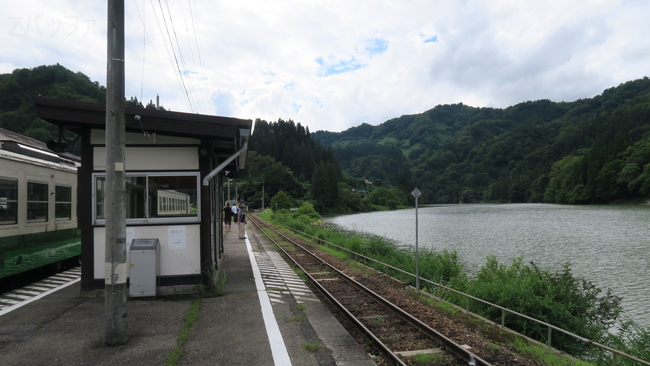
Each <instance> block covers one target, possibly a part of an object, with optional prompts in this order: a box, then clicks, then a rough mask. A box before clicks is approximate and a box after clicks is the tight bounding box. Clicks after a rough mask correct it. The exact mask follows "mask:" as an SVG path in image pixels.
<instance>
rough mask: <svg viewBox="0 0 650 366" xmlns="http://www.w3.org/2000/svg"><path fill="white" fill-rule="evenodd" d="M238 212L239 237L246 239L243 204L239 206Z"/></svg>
mask: <svg viewBox="0 0 650 366" xmlns="http://www.w3.org/2000/svg"><path fill="white" fill-rule="evenodd" d="M238 213H239V220H238V224H237V225H239V239H246V210H244V207H243V206H242V207H239V210H238Z"/></svg>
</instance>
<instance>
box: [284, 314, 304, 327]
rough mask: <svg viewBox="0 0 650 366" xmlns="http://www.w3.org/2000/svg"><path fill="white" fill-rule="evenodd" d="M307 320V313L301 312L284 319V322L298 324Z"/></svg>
mask: <svg viewBox="0 0 650 366" xmlns="http://www.w3.org/2000/svg"><path fill="white" fill-rule="evenodd" d="M306 318H307V313H305V312H301V313H299V314H297V315H294V316H290V317H286V318H284V321H285V322H287V323H296V324H300V323H302V322H303V321H304V320H305V319H306Z"/></svg>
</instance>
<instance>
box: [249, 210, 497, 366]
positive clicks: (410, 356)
mask: <svg viewBox="0 0 650 366" xmlns="http://www.w3.org/2000/svg"><path fill="white" fill-rule="evenodd" d="M250 221H251V222H252V223H253V224H254V225H255V226H257V227H258V229H260V231H262V228H266V229H267V230H272V231H273V232H274V233H275V234H276V235H279V236H280V237H282V241H283V242H289V243H291V245H292V247H293V248H296V249H294V250H285V249H284V248H283V246H282V245H280V244H279V243H278V242H276V241H275V240H274V239H273V238H270V240H272V241H273V242H274V243H275V244H276V245H277V247H278V248H279V249H280V250H281V251H282V252H284V254H285V256H286V257H287V258H289V259H291V261H293V263H294V265H295V266H296V267H298V268H300V270H302V271H304V273H305V275H306V276H307V278H308V279H309V281H310V282H311V283H312V284H313V285H314V286H315V287H316V288H317V289H318V290H319V292H320V293H321V294H322V295H323V296H325V297H326V298H327V299H328V301H330V302H331V303H332V304H334V305H335V306H336V307H337V308H338V309H339V310H340V312H341V313H343V314H344V315H345V316H346V317H347V318H348V319H349V320H350V321H351V322H352V323H354V324H355V326H356V328H357V329H359V330H360V331H362V332H363V333H364V334H365V336H366V337H367V338H368V339H370V340H372V344H373V345H374V346H375V347H376V349H378V351H379V352H380V353H381V354H382V355H383V356H384V358H385V359H386V360H388V363H389V364H396V365H408V364H411V363H412V362H413V361H414V359H415V358H417V357H420V359H422V357H428V358H429V359H430V360H431V363H432V364H433V363H435V364H436V365H444V364H451V365H455V364H469V365H491V364H490V363H489V362H487V361H485V360H484V359H482V358H481V357H479V356H477V355H476V354H474V353H473V352H471V351H470V349H471V347H469V346H467V345H461V344H458V343H456V342H455V341H453V340H452V339H450V338H449V337H447V336H445V335H444V334H442V333H441V332H440V331H438V330H436V329H433V328H432V327H430V326H429V325H427V324H426V323H425V322H423V321H421V320H419V319H417V318H415V317H414V316H412V315H411V314H409V313H408V312H406V311H405V310H403V309H401V308H400V307H398V306H396V305H395V304H393V303H391V302H390V301H388V300H387V299H385V298H383V297H382V296H380V295H379V294H377V293H376V292H374V291H373V290H371V289H370V288H368V287H366V286H364V285H363V284H361V283H360V282H359V281H356V280H355V279H354V278H353V277H351V276H349V275H347V274H345V273H343V272H342V271H340V270H339V269H337V268H336V267H334V266H333V265H331V264H329V263H328V262H327V261H326V260H324V259H323V258H320V257H319V256H318V255H316V254H315V253H314V252H313V251H311V250H310V249H311V246H310V245H309V244H306V243H299V242H298V241H297V240H293V239H292V238H290V237H288V236H286V235H284V234H282V233H280V232H279V231H277V230H276V229H275V228H273V227H271V226H270V225H268V224H266V223H265V222H263V221H261V220H259V219H258V218H256V217H251V220H250ZM422 355H426V356H422Z"/></svg>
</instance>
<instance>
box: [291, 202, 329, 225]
mask: <svg viewBox="0 0 650 366" xmlns="http://www.w3.org/2000/svg"><path fill="white" fill-rule="evenodd" d="M291 217H292V218H293V219H294V220H296V221H300V222H303V223H305V224H311V223H312V222H316V221H320V220H322V217H321V216H320V215H319V214H318V212H316V210H315V209H314V205H312V204H311V203H309V202H304V203H303V204H302V205H300V207H298V209H297V210H296V211H295V212H293V213H292V214H291Z"/></svg>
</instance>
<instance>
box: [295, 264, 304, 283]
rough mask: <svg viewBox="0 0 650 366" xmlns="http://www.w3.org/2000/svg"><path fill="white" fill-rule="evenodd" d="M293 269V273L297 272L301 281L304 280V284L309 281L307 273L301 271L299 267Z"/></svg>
mask: <svg viewBox="0 0 650 366" xmlns="http://www.w3.org/2000/svg"><path fill="white" fill-rule="evenodd" d="M292 268H293V271H294V272H296V275H298V277H300V279H301V280H303V282H306V281H307V275H306V274H305V271H303V270H302V269H300V268H298V267H292Z"/></svg>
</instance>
